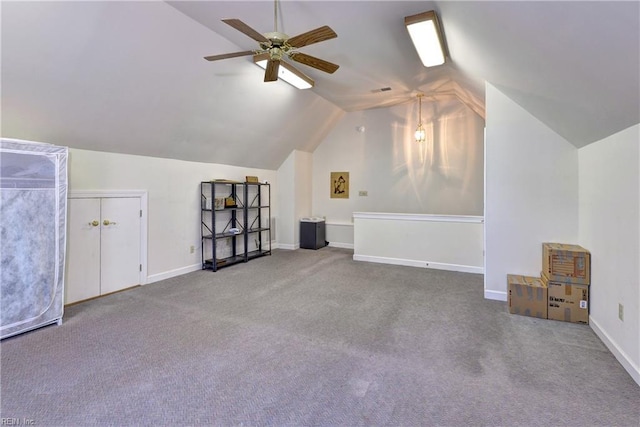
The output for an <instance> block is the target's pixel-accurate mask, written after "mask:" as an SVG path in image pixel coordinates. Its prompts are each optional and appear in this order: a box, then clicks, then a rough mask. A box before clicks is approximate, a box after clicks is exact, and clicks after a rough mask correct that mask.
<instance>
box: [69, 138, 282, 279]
mask: <svg viewBox="0 0 640 427" xmlns="http://www.w3.org/2000/svg"><path fill="white" fill-rule="evenodd" d="M69 153H70V155H69V190H70V191H79V190H146V191H147V192H148V242H147V243H148V259H147V272H148V276H149V277H148V280H147V282H153V281H156V280H160V279H164V278H167V277H171V276H175V275H178V274H183V273H186V272H188V271H193V270H197V269H199V268H200V266H201V258H200V247H201V245H200V181H208V180H212V179H218V178H226V179H234V180H241V181H244V179H245V176H247V175H255V176H257V177H258V178H259V179H260V180H261V181H265V180H266V181H269V182H270V183H271V184H272V185H271V191H272V196H271V197H272V201H273V200H275V198H274V196H275V195H277V194H278V191H277V189H276V187H277V174H276V172H275V171H270V170H264V169H250V168H241V167H236V166H227V165H220V164H211V163H197V162H188V161H182V160H171V159H161V158H154V157H143V156H134V155H126V154H114V153H103V152H97V151H87V150H78V149H70V150H69ZM272 205H273V203H272ZM277 214H278V213H277V206H272V215H274V216H275V215H277ZM191 245H193V246H195V248H196V252H195V253H193V254H191V253H190V251H189V249H190V246H191Z"/></svg>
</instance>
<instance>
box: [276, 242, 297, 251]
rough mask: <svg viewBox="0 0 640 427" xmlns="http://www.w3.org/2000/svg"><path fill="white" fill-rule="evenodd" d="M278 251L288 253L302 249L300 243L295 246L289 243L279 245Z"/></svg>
mask: <svg viewBox="0 0 640 427" xmlns="http://www.w3.org/2000/svg"><path fill="white" fill-rule="evenodd" d="M278 249H286V250H288V251H295V250H296V249H300V243H296V244H295V245H290V244H287V243H278Z"/></svg>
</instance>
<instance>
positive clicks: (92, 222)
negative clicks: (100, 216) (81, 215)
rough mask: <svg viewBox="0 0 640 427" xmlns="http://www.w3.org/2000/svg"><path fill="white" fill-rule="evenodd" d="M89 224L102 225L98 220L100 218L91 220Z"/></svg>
mask: <svg viewBox="0 0 640 427" xmlns="http://www.w3.org/2000/svg"><path fill="white" fill-rule="evenodd" d="M89 225H92V226H94V227H97V226H99V225H100V221H98V220H95V219H94V220H93V221H91V222H90V223H89Z"/></svg>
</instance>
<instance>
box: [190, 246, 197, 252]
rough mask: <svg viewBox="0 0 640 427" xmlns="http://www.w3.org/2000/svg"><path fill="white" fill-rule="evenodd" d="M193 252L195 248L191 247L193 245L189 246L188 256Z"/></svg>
mask: <svg viewBox="0 0 640 427" xmlns="http://www.w3.org/2000/svg"><path fill="white" fill-rule="evenodd" d="M195 251H196V247H195V246H193V245H191V246H190V247H189V253H190V254H192V253H194V252H195Z"/></svg>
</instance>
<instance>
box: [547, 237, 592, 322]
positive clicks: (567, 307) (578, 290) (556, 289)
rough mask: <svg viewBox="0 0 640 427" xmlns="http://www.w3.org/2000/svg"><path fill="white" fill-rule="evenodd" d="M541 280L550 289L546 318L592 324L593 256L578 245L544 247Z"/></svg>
mask: <svg viewBox="0 0 640 427" xmlns="http://www.w3.org/2000/svg"><path fill="white" fill-rule="evenodd" d="M542 281H543V282H544V283H545V285H546V286H547V289H548V298H549V306H548V311H547V316H548V318H549V319H552V320H561V321H565V322H573V323H585V324H588V323H589V285H590V281H591V254H590V253H589V251H588V250H586V249H584V248H583V247H581V246H578V245H565V244H561V243H543V244H542Z"/></svg>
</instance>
